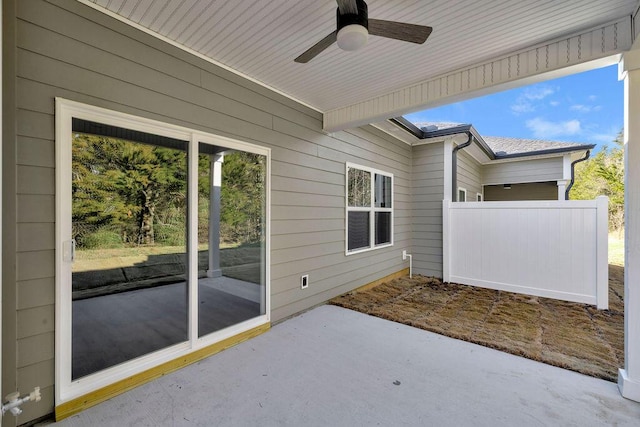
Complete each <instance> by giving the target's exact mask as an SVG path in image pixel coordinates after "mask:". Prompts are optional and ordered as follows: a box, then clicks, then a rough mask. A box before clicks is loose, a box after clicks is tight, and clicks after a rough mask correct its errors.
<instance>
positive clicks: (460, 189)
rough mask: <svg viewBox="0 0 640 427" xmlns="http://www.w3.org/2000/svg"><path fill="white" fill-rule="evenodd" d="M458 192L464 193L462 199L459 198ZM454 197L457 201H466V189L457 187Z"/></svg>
mask: <svg viewBox="0 0 640 427" xmlns="http://www.w3.org/2000/svg"><path fill="white" fill-rule="evenodd" d="M460 193H463V194H464V200H460ZM456 199H457V201H458V202H466V201H467V189H466V188H464V187H458V193H457V195H456Z"/></svg>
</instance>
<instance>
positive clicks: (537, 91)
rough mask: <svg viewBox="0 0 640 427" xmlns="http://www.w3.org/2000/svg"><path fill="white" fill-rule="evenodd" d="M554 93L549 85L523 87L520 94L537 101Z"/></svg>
mask: <svg viewBox="0 0 640 427" xmlns="http://www.w3.org/2000/svg"><path fill="white" fill-rule="evenodd" d="M554 93H555V91H554V90H553V89H552V88H550V87H549V86H538V87H534V88H527V89H525V91H524V93H523V94H522V96H523V97H525V98H526V99H530V100H532V101H539V100H541V99H544V98H546V97H547V96H549V95H553V94H554Z"/></svg>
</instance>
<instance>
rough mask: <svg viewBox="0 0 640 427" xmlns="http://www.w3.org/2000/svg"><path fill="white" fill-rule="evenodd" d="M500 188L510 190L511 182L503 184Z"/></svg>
mask: <svg viewBox="0 0 640 427" xmlns="http://www.w3.org/2000/svg"><path fill="white" fill-rule="evenodd" d="M502 188H504V189H505V190H511V184H505V185H504V186H503V187H502Z"/></svg>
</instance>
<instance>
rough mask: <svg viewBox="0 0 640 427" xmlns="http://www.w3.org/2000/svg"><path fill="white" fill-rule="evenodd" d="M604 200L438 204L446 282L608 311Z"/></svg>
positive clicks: (601, 198)
mask: <svg viewBox="0 0 640 427" xmlns="http://www.w3.org/2000/svg"><path fill="white" fill-rule="evenodd" d="M607 208H608V199H607V198H606V197H598V198H597V199H596V200H566V201H565V200H560V201H517V202H471V203H452V202H451V201H449V200H445V201H444V204H443V212H442V213H443V269H444V271H443V275H444V280H445V281H447V282H454V283H461V284H466V285H474V286H480V287H484V288H491V289H498V290H504V291H509V292H518V293H523V294H528V295H536V296H541V297H548V298H556V299H561V300H566V301H574V302H581V303H587V304H594V305H597V306H598V308H600V309H606V308H608V288H609V285H608V267H609V266H608V259H607V258H608V248H607V245H608V224H607Z"/></svg>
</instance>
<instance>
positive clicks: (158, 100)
mask: <svg viewBox="0 0 640 427" xmlns="http://www.w3.org/2000/svg"><path fill="white" fill-rule="evenodd" d="M9 1H12V0H9ZM17 11H18V12H17V13H18V19H17V20H15V22H13V23H14V24H15V26H16V31H15V35H16V38H17V43H16V50H15V61H16V67H15V70H16V75H15V76H13V82H14V84H15V91H16V110H15V111H8V112H5V113H6V114H9V115H10V116H12V117H14V119H15V124H16V132H15V133H16V135H15V138H14V140H15V153H16V154H15V159H16V163H15V165H14V166H15V176H16V183H15V188H14V190H13V191H14V194H13V197H14V199H15V203H16V206H15V212H16V224H15V229H16V237H17V240H16V243H17V244H16V245H15V252H14V253H7V254H5V256H8V257H14V259H15V262H14V263H11V264H15V271H14V276H15V279H16V280H15V283H10V284H7V283H5V286H15V289H13V291H14V292H15V294H16V297H15V311H14V312H9V313H7V314H6V315H7V316H12V317H13V322H14V323H15V324H16V326H17V327H16V331H15V333H16V337H15V342H12V343H10V345H9V346H6V345H5V350H6V351H5V355H7V354H8V355H9V356H8V357H9V358H11V360H9V359H7V365H6V366H12V365H13V366H15V369H14V371H13V372H12V374H11V375H10V376H11V377H12V378H14V379H15V384H16V385H17V386H19V387H22V388H24V389H25V390H26V389H28V388H30V387H32V386H33V384H34V383H35V382H38V385H40V386H41V387H43V389H42V390H43V395H44V399H43V401H42V402H41V403H40V404H39V405H33V406H30V407H28V408H27V407H25V413H24V415H23V416H21V418H20V420H19V422H20V423H25V422H28V421H30V420H32V419H35V418H37V417H39V416H42V415H46V414H47V413H48V412H50V411H51V410H52V408H53V405H54V402H53V384H54V378H53V376H54V373H53V358H54V329H53V328H54V318H55V315H54V312H55V308H54V302H55V301H54V300H55V284H54V277H55V267H54V256H55V236H54V232H55V223H54V221H55V200H54V195H55V185H54V184H55V179H54V178H55V167H56V164H55V143H54V140H55V111H54V106H55V103H54V98H55V97H63V98H67V99H71V100H74V101H78V102H83V103H87V104H91V105H95V106H99V107H103V108H107V109H112V110H116V111H120V112H124V113H129V114H133V115H137V116H142V117H146V118H150V119H155V120H159V121H163V122H167V123H171V124H176V125H181V126H185V127H188V128H192V129H195V130H201V131H205V132H209V133H213V134H217V135H221V136H226V137H231V138H235V139H239V140H242V141H246V142H249V143H253V144H257V145H261V146H264V147H269V148H271V150H272V151H271V152H272V176H271V179H272V181H271V183H272V193H271V197H272V210H271V214H272V223H271V230H272V253H271V256H272V274H271V278H272V283H271V284H272V294H273V299H272V319H273V320H275V321H277V320H278V319H281V318H283V317H284V316H288V315H290V314H294V313H296V312H298V311H300V310H304V309H306V308H309V307H311V306H313V305H315V304H318V303H321V302H323V301H325V300H326V299H328V298H330V297H333V296H335V295H339V294H341V293H343V292H346V291H349V290H351V289H354V288H357V287H359V286H362V285H364V284H366V283H368V282H371V281H373V280H377V279H379V278H381V277H385V276H387V275H389V274H391V273H394V272H396V271H399V270H401V269H403V268H405V267H406V266H407V265H406V262H404V261H403V260H402V257H401V251H402V249H407V248H410V247H411V236H412V226H411V216H412V212H413V211H412V190H413V187H414V185H415V184H416V180H415V179H414V177H413V176H412V174H411V170H412V163H411V159H412V157H413V153H412V150H411V147H409V146H408V145H407V144H404V143H402V142H400V141H396V140H394V139H393V138H391V137H390V136H388V135H387V134H385V133H383V132H381V131H379V130H378V129H375V128H373V127H371V126H365V127H363V128H358V129H353V130H350V131H343V132H337V133H335V134H331V135H329V134H326V133H325V132H323V131H322V115H321V114H320V113H318V112H317V111H314V110H311V109H309V108H307V107H304V106H302V105H300V104H297V103H296V102H294V101H292V100H290V99H288V98H285V97H283V96H281V95H278V94H275V93H272V92H270V91H269V90H268V89H265V88H263V87H261V86H258V85H256V84H253V83H251V82H248V81H246V80H243V79H242V78H240V77H238V76H236V75H234V74H233V73H230V72H228V71H226V70H222V69H219V68H217V67H215V66H213V65H211V64H209V63H207V62H205V61H203V60H201V59H199V58H196V57H193V56H191V55H188V54H187V53H185V52H183V51H181V50H179V49H176V48H174V47H172V46H169V45H166V44H165V43H163V42H161V41H160V40H157V39H155V38H153V37H151V36H149V35H147V34H144V33H141V32H139V31H137V30H135V29H133V28H131V27H129V26H127V25H125V24H122V23H120V22H118V21H115V20H113V19H112V18H109V17H108V16H106V15H103V14H101V13H99V12H97V11H95V10H93V9H91V8H88V7H86V6H84V5H82V4H80V3H79V2H76V1H75V0H51V1H44V0H33V1H28V2H24V1H18V2H17ZM8 19H11V17H8ZM423 160H424V159H423ZM430 161H431V160H430V159H426V162H427V163H424V165H428V164H429V162H430ZM345 162H352V163H356V164H362V165H365V166H370V167H374V168H377V169H380V170H383V171H386V172H389V173H393V174H394V178H395V181H394V183H395V185H394V190H395V194H394V196H395V197H394V205H395V206H394V208H395V221H394V226H395V235H394V239H395V244H394V246H393V247H390V248H384V249H378V250H374V251H371V252H367V253H363V254H357V255H351V256H346V255H345V253H344V246H345V235H344V233H345V210H344V209H345V206H344V204H345V176H344V175H345ZM433 179H434V180H436V179H437V177H436V176H434V177H433ZM420 188H422V189H423V190H424V191H423V192H422V193H421V194H425V195H426V194H429V191H430V189H429V188H430V186H429V185H426V186H424V187H423V186H421V187H420ZM10 200H11V199H10ZM10 203H11V201H10ZM8 268H12V267H11V266H9V267H8ZM301 274H310V286H309V288H308V289H306V290H304V291H303V290H300V289H299V279H300V275H301ZM12 348H13V351H11V350H12Z"/></svg>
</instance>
